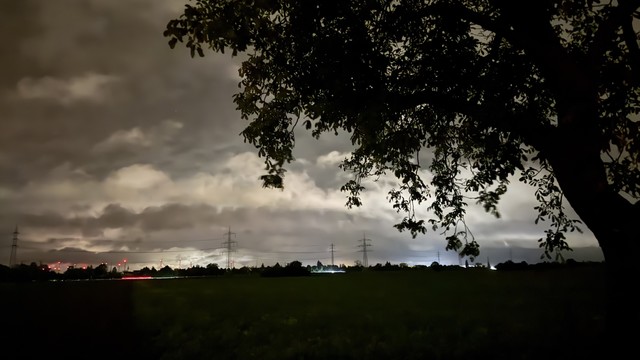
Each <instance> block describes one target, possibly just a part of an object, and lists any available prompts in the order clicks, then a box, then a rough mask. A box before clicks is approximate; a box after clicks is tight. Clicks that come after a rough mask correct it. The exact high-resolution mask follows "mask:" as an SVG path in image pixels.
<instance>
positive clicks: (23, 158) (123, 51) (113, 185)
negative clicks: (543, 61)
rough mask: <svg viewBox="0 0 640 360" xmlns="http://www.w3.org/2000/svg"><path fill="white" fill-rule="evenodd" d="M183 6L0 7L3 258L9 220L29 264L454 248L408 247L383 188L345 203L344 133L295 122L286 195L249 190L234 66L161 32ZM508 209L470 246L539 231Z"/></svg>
mask: <svg viewBox="0 0 640 360" xmlns="http://www.w3.org/2000/svg"><path fill="white" fill-rule="evenodd" d="M184 3H186V1H179V0H176V1H173V0H128V1H117V0H55V1H54V0H20V1H2V2H0V27H1V29H0V30H1V31H0V51H1V53H0V55H1V56H0V108H1V109H2V112H1V113H0V204H1V205H0V206H1V207H0V219H2V223H1V224H0V229H3V230H2V231H3V233H4V234H5V236H4V237H3V239H4V240H3V242H2V246H0V256H1V258H0V263H2V262H5V261H6V260H8V259H9V249H10V245H9V244H10V242H11V233H12V232H13V230H14V227H15V225H19V228H20V232H21V238H20V239H21V243H20V249H21V250H20V256H19V258H21V259H23V260H25V261H27V262H29V261H37V260H46V259H48V260H47V261H49V260H50V261H61V260H60V259H61V258H63V257H64V260H65V261H68V262H73V263H77V262H81V260H82V259H85V261H86V262H90V261H93V262H101V261H108V262H109V263H111V262H114V261H119V260H122V257H123V256H124V255H123V254H125V253H126V254H128V255H127V256H131V257H135V260H136V261H139V262H140V263H145V262H147V261H148V262H151V263H154V264H156V265H157V264H158V263H160V261H161V259H165V260H166V259H167V258H168V257H171V258H172V259H173V260H175V259H176V258H177V256H187V255H189V254H191V255H189V256H196V255H194V254H197V256H200V257H201V260H202V261H205V260H206V261H208V260H212V261H213V260H215V261H220V260H221V258H220V247H221V245H222V242H223V241H224V239H225V236H227V235H225V232H226V231H228V230H231V231H233V232H234V233H235V236H236V237H235V239H236V240H237V241H238V252H237V253H236V255H237V256H238V259H244V260H242V261H245V263H246V264H250V265H253V264H254V263H252V262H253V261H259V260H256V259H262V260H263V261H264V262H265V263H273V262H275V261H281V262H284V261H291V260H293V257H295V256H297V255H296V251H301V252H302V254H301V255H300V256H299V259H300V260H305V261H312V259H313V258H320V257H322V258H323V259H325V258H326V257H327V256H328V252H327V251H328V250H327V249H328V247H329V245H330V244H331V243H333V244H334V245H335V246H336V247H337V249H338V252H337V253H336V254H337V255H338V257H339V259H340V261H343V262H346V263H349V264H351V263H353V261H354V260H355V259H361V258H362V253H359V252H358V250H359V248H358V244H359V242H358V240H359V239H361V238H362V237H363V236H367V237H368V238H371V240H372V245H373V246H372V249H371V250H372V252H371V255H370V257H369V259H370V263H371V264H374V263H376V262H384V261H394V262H396V261H397V262H399V261H402V260H407V259H409V260H410V261H414V262H416V263H417V262H422V263H425V262H426V263H430V262H431V261H433V260H434V259H437V257H438V254H439V253H438V252H439V251H441V253H440V254H439V255H440V256H442V257H443V259H444V257H445V256H449V255H451V254H450V253H445V252H444V251H443V249H444V240H443V237H442V236H441V235H440V234H439V233H434V232H430V233H428V234H427V235H424V236H419V237H417V238H415V239H414V238H412V237H411V236H410V234H407V233H398V232H397V230H396V229H395V228H393V226H392V225H393V224H394V223H397V222H399V221H400V220H401V217H402V215H403V214H396V213H395V212H394V211H393V209H392V208H391V205H390V204H388V203H387V202H386V200H385V195H386V190H388V189H387V188H388V186H386V185H389V183H383V182H384V181H387V180H384V179H383V181H382V182H379V183H376V184H373V183H372V184H367V187H368V189H369V190H368V192H367V193H366V194H364V199H363V200H364V203H365V205H364V207H363V208H362V209H356V210H353V211H351V210H348V209H345V208H344V203H345V202H346V198H344V195H346V194H338V191H337V189H339V188H340V186H341V185H343V184H344V183H345V182H346V181H347V180H348V179H349V174H347V173H343V172H342V171H341V170H339V168H338V164H339V162H340V161H341V160H342V159H344V157H345V156H346V155H347V154H348V153H349V152H350V151H351V150H352V148H353V146H352V145H351V143H350V140H349V134H344V133H343V134H340V135H339V136H335V135H333V134H331V133H326V134H323V135H322V136H321V137H320V139H319V140H318V139H314V138H313V137H312V136H311V135H310V133H309V132H308V131H305V130H303V129H301V128H298V129H296V147H295V149H294V153H293V155H294V156H295V158H296V159H298V161H296V162H294V163H292V164H290V165H289V166H288V170H289V172H288V173H287V175H288V177H287V178H285V190H283V191H281V192H274V190H268V189H260V181H259V174H258V173H259V172H260V171H262V169H263V166H262V160H261V159H256V157H255V153H256V152H255V149H254V148H253V147H252V146H250V145H248V144H245V143H244V142H243V139H242V137H241V136H240V135H239V134H240V132H241V131H242V129H243V128H244V127H245V126H246V125H247V123H246V121H244V120H241V119H240V114H239V112H238V111H237V110H236V109H235V105H234V104H233V102H232V95H233V94H234V93H235V92H237V91H239V89H238V87H237V83H238V81H239V78H238V74H237V66H238V64H239V63H240V61H241V60H242V59H241V58H231V57H229V56H228V55H220V54H213V53H207V55H206V57H205V58H195V59H192V58H191V57H190V56H189V52H188V50H187V49H185V48H180V47H178V48H176V49H174V50H171V49H170V48H169V46H168V45H167V41H166V40H167V39H165V38H164V37H163V36H162V32H163V30H164V28H165V25H166V23H167V22H168V21H169V20H170V19H171V18H174V17H175V16H177V15H178V13H179V12H180V11H181V9H182V7H183V4H184ZM519 191H520V190H517V191H516V192H515V194H516V195H517V194H521V193H520V192H519ZM514 199H515V200H514ZM528 199H533V198H528ZM505 201H506V202H507V203H512V204H517V205H518V206H517V207H514V206H512V208H510V209H509V210H507V211H506V214H507V215H508V216H509V218H508V221H504V220H503V221H493V220H492V219H491V217H490V216H486V217H479V216H476V215H477V214H478V213H482V211H476V210H474V209H470V210H469V212H468V214H470V215H473V216H474V219H473V221H470V223H472V224H473V228H472V229H473V230H474V231H475V232H476V234H477V235H478V237H479V238H481V243H482V244H483V245H488V246H489V247H492V248H495V249H498V250H501V249H502V248H501V246H504V243H505V241H506V242H507V244H508V245H509V246H514V247H515V246H516V244H517V243H518V242H521V241H522V240H523V239H524V241H527V242H530V241H531V239H536V238H537V237H540V236H541V234H542V230H543V229H540V228H536V227H534V226H533V225H532V224H533V217H532V216H531V207H532V205H531V202H530V201H531V200H527V201H524V200H522V199H521V198H519V197H518V196H516V197H511V198H505ZM522 206H526V210H523V209H524V208H523V207H522ZM427 215H428V214H427ZM483 215H484V214H483ZM485 219H486V220H485ZM523 219H524V220H523ZM585 238H586V239H587V242H588V241H591V242H592V243H593V238H592V237H589V236H586V237H585ZM535 245H536V243H535V240H534V243H533V244H532V247H533V246H535ZM318 249H319V250H318ZM187 250H188V251H191V252H189V253H187V252H185V253H181V252H180V251H187ZM316 250H317V251H320V253H319V254H316V253H314V252H315V251H316ZM172 251H176V252H175V253H172ZM163 252H167V253H163ZM305 252H306V255H304V254H305ZM304 256H306V257H304ZM451 256H453V257H452V258H451V259H452V260H451V261H457V259H456V258H455V254H453V255H451ZM107 258H108V260H104V259H107ZM238 261H241V260H238Z"/></svg>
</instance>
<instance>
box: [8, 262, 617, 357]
mask: <svg viewBox="0 0 640 360" xmlns="http://www.w3.org/2000/svg"><path fill="white" fill-rule="evenodd" d="M603 289H604V279H603V273H602V269H600V268H598V267H594V268H591V267H585V268H569V269H554V270H527V271H513V272H501V271H500V272H498V271H488V270H479V269H468V270H457V271H442V272H435V271H427V270H424V271H402V272H364V273H350V274H336V275H318V276H311V277H301V278H261V277H257V276H249V275H246V276H243V275H240V276H229V277H225V276H221V277H214V278H195V279H165V280H112V281H93V282H90V281H82V282H81V281H77V282H55V283H26V284H8V283H4V284H0V296H1V298H2V300H1V303H0V304H1V305H2V309H3V310H4V312H5V314H6V316H4V317H3V318H4V320H5V322H4V324H3V325H4V326H3V328H4V331H3V332H4V334H5V335H2V339H3V342H5V341H6V344H5V346H3V351H4V353H5V354H11V355H12V356H11V357H10V358H12V359H14V358H25V359H27V358H28V359H33V358H35V357H37V356H41V357H42V358H44V359H49V358H65V359H77V358H80V357H83V358H86V359H97V358H104V359H107V358H108V359H143V358H144V359H553V358H565V359H566V358H578V357H581V358H592V357H594V355H595V354H598V353H599V349H598V344H599V342H600V335H601V332H602V328H603V307H604V293H603ZM7 359H8V358H7Z"/></svg>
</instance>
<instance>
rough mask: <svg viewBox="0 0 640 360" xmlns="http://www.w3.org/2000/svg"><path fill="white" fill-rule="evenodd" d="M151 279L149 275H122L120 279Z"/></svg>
mask: <svg viewBox="0 0 640 360" xmlns="http://www.w3.org/2000/svg"><path fill="white" fill-rule="evenodd" d="M149 279H153V278H152V277H151V276H123V277H122V280H149Z"/></svg>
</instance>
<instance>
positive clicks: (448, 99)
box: [387, 91, 557, 152]
mask: <svg viewBox="0 0 640 360" xmlns="http://www.w3.org/2000/svg"><path fill="white" fill-rule="evenodd" d="M387 99H389V102H390V104H391V106H399V107H401V108H404V109H410V108H415V107H417V106H420V105H429V106H432V107H434V108H439V109H442V110H444V111H447V112H453V113H458V114H463V115H466V116H469V117H471V118H474V119H483V118H486V117H487V116H491V118H492V124H493V125H498V126H501V127H502V128H501V129H502V130H503V131H505V132H509V133H513V134H514V135H517V136H520V137H521V138H522V139H523V140H524V142H525V143H527V144H529V145H531V146H533V147H535V148H536V149H538V151H540V152H544V151H545V150H546V149H547V147H548V143H547V140H548V139H549V137H551V136H552V134H553V133H555V132H556V130H557V129H556V128H555V127H553V126H551V125H545V124H544V119H539V118H536V117H535V116H532V115H531V114H528V113H526V112H525V113H521V114H506V113H502V114H500V113H498V114H496V109H494V108H491V109H489V108H488V107H486V106H483V105H481V104H478V103H473V102H470V101H468V100H464V99H459V98H457V97H454V96H451V95H448V94H446V93H442V92H434V91H420V92H414V93H412V94H405V95H402V94H389V95H387Z"/></svg>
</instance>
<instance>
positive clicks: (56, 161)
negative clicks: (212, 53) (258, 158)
mask: <svg viewBox="0 0 640 360" xmlns="http://www.w3.org/2000/svg"><path fill="white" fill-rule="evenodd" d="M167 4H169V2H167V1H151V0H150V1H128V2H113V1H80V0H76V1H72V0H65V1H55V2H52V1H28V2H26V1H25V2H3V4H2V6H3V7H4V9H2V10H4V11H1V13H2V14H3V15H2V16H3V17H6V19H3V20H6V21H3V23H5V24H6V25H5V26H6V27H7V28H9V30H10V32H9V34H11V35H7V33H6V32H3V35H2V36H3V37H6V36H10V38H7V39H4V40H6V41H3V44H5V45H4V46H5V47H4V51H3V52H4V53H5V54H7V55H8V56H3V57H2V59H1V60H0V61H1V62H2V64H1V66H0V69H2V70H0V71H2V73H0V74H1V75H2V76H1V77H0V78H1V79H2V80H1V81H2V83H1V84H0V86H1V89H0V90H1V93H2V99H1V100H0V101H2V104H1V105H2V108H3V109H4V112H3V115H2V116H3V119H2V120H3V121H2V122H3V124H2V132H0V153H3V154H5V155H4V156H3V157H0V167H1V169H0V170H2V172H3V173H4V174H7V175H5V176H3V177H2V179H0V183H1V184H3V185H5V186H10V187H13V188H15V187H18V186H20V185H21V184H24V183H25V182H28V181H29V180H30V179H32V178H36V177H42V176H46V175H47V172H48V171H50V170H51V169H52V168H55V167H57V166H59V165H60V164H62V163H69V164H71V166H72V167H79V168H82V169H83V170H85V171H87V172H89V173H90V174H93V175H96V176H98V177H104V176H106V175H107V174H108V173H109V172H110V171H112V170H113V169H117V168H119V167H123V166H126V165H128V164H131V163H135V162H138V163H141V162H142V163H152V164H158V165H159V166H161V167H162V168H163V169H166V170H168V171H170V172H173V171H175V172H181V173H183V172H185V171H186V172H193V171H194V170H195V169H197V167H198V165H193V164H194V163H195V164H198V163H201V161H200V162H190V161H189V160H190V159H191V156H192V153H193V155H194V156H199V157H200V159H204V160H208V161H214V159H215V157H216V154H217V153H216V149H220V148H222V149H225V150H229V149H232V150H233V149H238V148H241V147H243V146H245V145H244V144H243V143H242V141H241V138H240V137H239V136H238V137H237V138H229V133H230V132H234V133H236V135H237V134H238V133H239V131H240V129H241V127H242V125H243V124H242V122H240V121H237V122H234V121H229V119H235V118H237V117H238V116H237V113H236V112H235V109H234V106H233V104H232V102H231V92H230V90H229V89H233V88H236V89H237V87H236V85H237V79H234V78H233V76H234V74H233V72H234V62H233V61H234V60H232V59H230V58H220V57H216V58H214V57H209V58H206V59H191V58H190V57H189V55H188V53H187V52H186V51H184V52H180V51H177V50H176V51H171V50H170V49H169V47H168V46H167V44H166V40H165V39H164V38H163V36H162V31H163V28H164V25H165V24H166V21H168V19H170V18H171V16H174V15H175V14H174V13H173V12H171V11H170V8H169V6H168V5H167ZM22 29H24V31H22ZM6 44H9V45H6ZM5 75H6V76H5ZM165 120H172V121H175V122H177V123H180V124H182V125H183V129H182V131H180V132H179V133H177V134H175V136H174V137H173V138H171V139H168V140H166V141H163V142H160V143H155V144H150V145H149V146H147V147H129V148H125V147H122V148H120V149H113V151H110V152H108V153H104V152H103V153H96V151H92V149H93V148H94V147H95V146H96V145H97V144H99V143H100V142H103V141H105V140H106V139H108V138H109V137H110V136H112V135H113V134H114V133H117V132H118V131H132V130H133V129H136V128H137V129H139V130H140V131H141V132H142V133H145V132H147V131H153V129H154V128H156V127H157V126H158V124H160V123H161V122H162V121H165ZM196 148H197V150H196ZM7 154H9V155H7ZM200 159H199V160H200ZM189 163H191V164H192V165H185V164H189Z"/></svg>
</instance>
